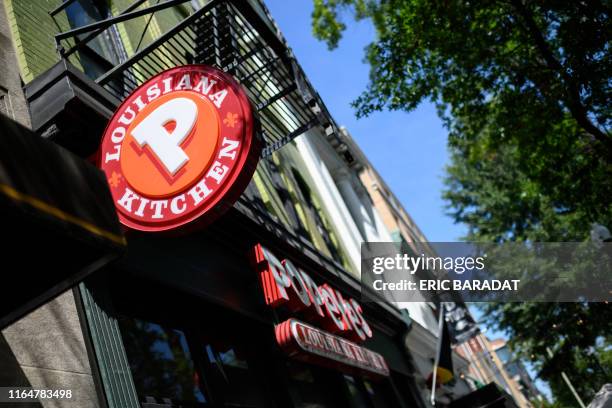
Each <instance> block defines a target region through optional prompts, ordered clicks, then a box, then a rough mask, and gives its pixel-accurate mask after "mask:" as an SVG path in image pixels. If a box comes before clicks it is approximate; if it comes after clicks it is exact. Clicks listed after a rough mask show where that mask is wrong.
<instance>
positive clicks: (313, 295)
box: [251, 244, 389, 376]
mask: <svg viewBox="0 0 612 408" xmlns="http://www.w3.org/2000/svg"><path fill="white" fill-rule="evenodd" d="M251 258H252V262H253V264H254V265H255V267H256V270H257V272H258V273H259V278H260V282H261V285H262V288H263V291H264V297H265V301H266V304H267V305H269V306H271V307H275V308H276V307H279V306H285V307H286V308H287V309H288V310H290V311H291V312H293V313H298V312H299V313H301V314H302V315H303V316H305V318H307V319H308V320H311V321H313V322H316V323H317V324H318V325H320V326H321V327H322V328H324V329H325V330H326V331H323V330H320V329H317V328H315V327H313V326H311V325H308V324H306V323H303V322H301V321H299V320H296V319H289V320H286V321H285V322H283V323H281V324H279V325H277V326H276V329H275V331H276V340H277V342H278V344H279V346H280V347H281V348H282V349H283V350H284V351H285V352H286V353H287V354H288V355H290V356H291V357H294V358H297V359H300V360H303V361H309V362H315V363H318V364H320V365H325V366H334V367H336V368H339V369H343V370H344V371H348V372H354V371H360V372H363V373H365V374H369V375H372V374H373V375H376V376H388V375H389V368H388V367H387V364H386V362H385V359H384V357H382V356H381V355H380V354H378V353H376V352H374V351H372V350H369V349H366V348H365V347H362V346H359V345H357V344H356V343H354V342H353V341H364V340H366V339H368V338H370V337H372V329H371V328H370V326H369V325H368V323H367V322H366V320H365V319H364V317H363V309H362V308H361V305H360V304H359V303H357V301H355V300H354V299H351V298H347V297H345V296H343V295H342V294H341V293H340V292H339V291H338V290H335V289H334V288H332V287H331V286H329V285H327V284H324V285H317V284H316V283H315V282H314V281H313V280H312V278H311V277H310V275H308V274H307V273H306V272H304V271H303V270H302V269H300V268H298V267H296V266H295V265H294V264H293V262H291V261H290V260H289V259H284V260H282V261H281V260H280V259H278V258H277V257H276V256H275V255H274V254H273V253H272V252H271V251H270V250H269V249H267V248H265V247H264V246H263V245H261V244H257V245H255V247H254V248H253V251H252V254H251ZM332 333H333V334H332ZM338 335H340V336H342V337H344V338H342V337H339V336H338ZM347 339H350V340H353V341H349V340H347Z"/></svg>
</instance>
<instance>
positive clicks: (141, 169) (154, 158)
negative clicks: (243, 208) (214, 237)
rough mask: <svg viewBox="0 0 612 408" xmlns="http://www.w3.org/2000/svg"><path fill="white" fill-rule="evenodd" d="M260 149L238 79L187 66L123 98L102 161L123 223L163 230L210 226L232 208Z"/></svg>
mask: <svg viewBox="0 0 612 408" xmlns="http://www.w3.org/2000/svg"><path fill="white" fill-rule="evenodd" d="M260 147H261V146H260V143H259V140H258V139H257V137H256V135H255V129H254V120H253V113H252V111H251V106H250V103H249V100H248V98H247V96H246V94H245V92H244V90H243V89H242V87H241V86H240V84H238V83H237V82H236V81H235V80H234V79H233V78H232V77H230V76H229V75H227V74H225V73H223V72H222V71H219V70H218V69H215V68H212V67H208V66H205V65H186V66H182V67H177V68H173V69H170V70H167V71H164V72H162V73H160V74H158V75H156V76H155V77H153V78H151V79H149V80H148V81H147V82H146V83H144V84H143V85H141V86H140V87H139V88H137V89H136V90H135V91H134V92H133V93H132V94H131V95H130V96H129V97H128V98H127V99H126V100H125V101H124V102H123V103H122V104H121V106H120V107H119V109H117V111H116V113H115V114H114V115H113V117H112V118H111V120H110V122H109V124H108V126H107V128H106V131H105V132H104V137H103V139H102V146H101V152H100V153H101V154H100V167H101V168H102V169H103V170H104V171H105V172H106V175H107V178H108V182H109V185H110V187H111V193H112V195H113V198H114V201H115V205H116V207H117V210H118V213H119V219H120V220H121V222H122V223H123V224H124V225H126V226H128V227H130V228H133V229H138V230H143V231H163V230H169V229H174V228H177V227H181V226H183V225H185V224H188V223H192V222H197V224H198V225H202V224H208V223H210V222H211V221H212V220H214V219H215V218H216V217H218V216H219V215H220V214H222V213H223V212H224V211H225V210H227V209H228V208H229V207H231V205H232V204H233V203H234V201H235V200H236V199H237V198H238V197H239V196H240V194H241V193H242V192H243V191H244V188H245V187H246V185H247V184H248V183H249V181H250V179H251V177H252V175H253V172H254V171H255V167H256V165H257V160H258V158H259V154H260ZM205 214H206V216H205V217H203V215H205Z"/></svg>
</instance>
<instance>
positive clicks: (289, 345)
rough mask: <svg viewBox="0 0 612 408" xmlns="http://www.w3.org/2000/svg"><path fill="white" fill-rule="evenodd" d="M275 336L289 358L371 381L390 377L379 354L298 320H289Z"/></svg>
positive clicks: (279, 328)
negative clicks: (335, 369)
mask: <svg viewBox="0 0 612 408" xmlns="http://www.w3.org/2000/svg"><path fill="white" fill-rule="evenodd" d="M275 334H276V341H277V343H278V345H279V346H280V347H281V349H282V350H283V351H284V352H285V353H287V355H289V357H293V358H296V359H298V360H301V361H306V362H309V363H315V364H319V365H322V366H325V367H329V368H340V369H342V370H343V371H346V372H349V373H358V374H363V375H366V376H370V377H372V376H373V377H388V376H389V366H387V362H386V361H385V358H384V357H383V356H381V355H380V354H378V353H377V352H375V351H372V350H370V349H368V348H365V347H362V346H360V345H358V344H356V343H353V342H352V341H349V340H346V339H343V338H342V337H338V336H335V335H333V334H331V333H328V332H325V331H323V330H319V329H317V328H316V327H313V326H311V325H309V324H306V323H304V322H301V321H299V320H296V319H288V320H286V321H284V322H282V323H280V324H278V325H276V327H275Z"/></svg>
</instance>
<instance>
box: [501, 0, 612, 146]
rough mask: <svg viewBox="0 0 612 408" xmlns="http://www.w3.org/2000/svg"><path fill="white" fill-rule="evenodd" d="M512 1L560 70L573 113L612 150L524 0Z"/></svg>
mask: <svg viewBox="0 0 612 408" xmlns="http://www.w3.org/2000/svg"><path fill="white" fill-rule="evenodd" d="M510 2H511V3H512V5H513V7H514V8H515V9H516V11H517V12H518V14H519V15H520V16H521V17H522V19H523V21H524V24H525V26H526V28H527V31H528V32H529V35H530V36H531V37H532V38H533V40H534V42H535V46H536V48H537V49H538V51H539V52H540V54H541V55H542V57H543V58H544V61H546V64H547V66H548V68H549V69H551V70H553V71H556V72H558V74H559V75H560V76H561V78H562V80H563V84H564V87H565V94H566V96H567V97H566V101H565V104H566V106H567V108H568V109H569V111H570V113H571V115H572V116H573V117H574V119H575V120H576V122H578V124H579V125H580V126H581V127H582V128H583V129H584V130H586V131H587V132H588V133H590V134H591V135H593V137H595V138H596V139H597V140H598V141H599V142H601V143H603V144H604V145H605V146H606V147H607V148H608V150H610V151H612V138H611V137H610V135H609V134H607V133H606V132H604V131H602V130H601V129H599V128H598V127H597V126H596V125H595V124H594V123H593V122H592V121H591V120H590V119H589V116H588V112H587V109H586V107H585V106H584V105H583V103H582V101H581V100H580V90H579V87H578V85H577V84H576V82H575V81H574V79H573V78H572V77H571V76H570V75H569V74H568V73H567V71H566V70H565V68H564V67H563V65H562V64H561V62H559V61H558V60H557V58H555V56H554V54H553V53H552V51H551V50H550V48H549V46H548V43H547V42H546V39H545V38H544V36H543V35H542V32H541V31H540V28H539V27H538V26H537V24H536V22H535V20H534V19H533V16H532V15H531V13H530V11H529V10H528V9H527V7H526V6H525V4H524V3H523V0H510Z"/></svg>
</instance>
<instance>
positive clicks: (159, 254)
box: [26, 1, 424, 408]
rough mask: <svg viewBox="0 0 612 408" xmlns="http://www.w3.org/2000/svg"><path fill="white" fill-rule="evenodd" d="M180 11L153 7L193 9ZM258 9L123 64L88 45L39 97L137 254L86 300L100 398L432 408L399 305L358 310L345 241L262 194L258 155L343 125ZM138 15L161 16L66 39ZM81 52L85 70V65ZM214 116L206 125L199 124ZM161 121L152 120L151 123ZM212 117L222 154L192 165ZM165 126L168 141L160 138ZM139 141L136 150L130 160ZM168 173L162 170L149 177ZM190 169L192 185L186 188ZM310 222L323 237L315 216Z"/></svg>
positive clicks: (196, 23) (171, 33)
mask: <svg viewBox="0 0 612 408" xmlns="http://www.w3.org/2000/svg"><path fill="white" fill-rule="evenodd" d="M68 3H70V2H68ZM165 3H167V4H164V3H161V4H159V5H157V6H152V7H151V9H150V10H148V11H149V13H153V12H158V11H161V10H163V7H165V8H168V7H171V6H174V5H176V4H179V3H184V2H180V1H175V2H172V1H170V2H165ZM175 3H176V4H175ZM251 3H254V4H258V3H257V2H246V1H245V2H227V1H212V2H209V3H207V4H206V5H204V6H202V7H201V8H199V9H195V11H194V12H193V13H192V14H191V15H188V16H185V17H184V18H183V19H181V20H179V21H178V23H177V24H176V25H175V26H174V27H173V28H171V29H170V30H168V31H167V32H166V33H164V34H163V35H161V36H159V37H158V38H156V39H155V40H154V41H152V42H151V43H150V44H148V45H147V46H145V47H143V48H142V49H141V50H140V51H139V52H136V53H134V54H133V55H132V56H130V57H129V58H127V59H124V60H123V61H120V63H117V64H115V65H110V66H104V64H98V65H96V64H97V63H96V61H95V60H94V59H91V60H87V59H86V58H84V57H83V55H84V54H85V53H83V52H82V51H83V49H84V48H87V46H84V45H83V44H81V45H80V46H79V45H78V44H77V46H76V47H73V48H60V49H61V50H62V55H63V58H62V61H60V62H59V63H58V64H56V65H55V66H53V67H52V68H51V69H49V70H48V71H46V72H44V73H42V74H41V75H39V76H37V77H36V79H34V80H33V81H31V82H30V83H29V84H28V85H27V86H26V97H27V99H28V102H29V107H30V111H31V114H32V125H33V128H34V130H35V131H37V132H38V133H39V134H43V135H44V136H45V137H47V138H48V139H50V140H52V141H54V142H56V143H58V144H60V145H62V146H63V147H65V148H67V149H69V150H71V151H72V152H74V153H77V154H78V155H80V156H81V157H83V158H86V159H88V160H90V161H91V162H94V163H96V164H98V165H99V166H100V167H101V168H102V169H103V170H104V171H105V172H106V176H107V179H108V182H109V185H110V189H111V194H112V196H113V201H114V202H115V207H116V210H117V213H118V215H119V218H120V220H121V222H122V224H123V225H124V226H125V236H126V239H127V251H126V254H125V255H124V256H123V257H122V258H121V259H120V260H119V261H117V262H114V263H112V264H111V265H107V266H103V267H101V268H99V269H98V270H97V271H95V272H94V273H93V274H91V275H90V276H89V277H87V278H86V279H85V280H84V281H83V283H82V284H80V285H79V286H78V289H77V290H75V292H74V293H75V302H76V305H77V307H76V308H77V312H78V314H79V320H80V322H81V324H82V328H83V337H84V341H85V345H86V348H87V354H88V359H89V364H90V366H91V372H92V375H93V378H94V383H95V386H96V391H97V401H98V403H99V404H100V405H101V406H107V407H111V408H115V407H120V408H130V407H143V408H153V407H200V406H201V407H274V406H276V407H345V406H346V407H369V408H374V407H376V408H378V407H421V406H424V405H423V402H422V401H421V400H420V398H419V397H418V395H419V393H418V391H417V390H416V389H415V387H416V385H415V382H414V379H413V377H412V373H413V372H414V369H413V366H412V364H411V361H410V356H409V355H408V354H407V353H406V352H405V351H404V349H403V338H404V336H405V334H406V331H407V330H408V326H407V324H406V321H405V320H404V317H403V316H402V315H401V314H400V312H399V311H398V310H397V309H396V308H394V307H393V306H391V305H390V304H387V303H384V302H381V303H367V304H365V303H363V304H360V297H361V296H360V285H359V282H358V280H357V279H356V277H355V276H354V275H351V274H349V273H347V271H346V270H345V269H344V268H343V266H342V265H341V261H342V256H341V255H339V254H338V253H337V252H336V251H335V250H334V248H336V247H337V246H338V244H337V243H336V242H335V239H332V238H330V234H328V233H326V232H325V231H323V232H319V233H320V236H321V238H320V242H321V246H326V247H329V248H331V250H328V254H324V253H323V252H322V251H321V250H320V248H319V247H317V246H316V245H314V244H313V242H312V241H313V240H309V239H307V238H306V234H304V233H301V232H300V229H299V228H296V229H294V230H290V229H289V228H288V227H287V224H286V223H283V222H281V221H280V220H279V218H278V217H273V216H272V215H271V214H270V211H269V208H268V207H267V206H266V203H265V200H264V199H263V198H262V194H261V192H259V193H258V191H257V187H256V186H255V185H254V183H250V184H248V183H249V181H250V178H251V176H252V174H253V171H254V167H255V165H256V164H257V160H258V159H260V158H261V160H260V161H259V165H260V166H264V165H267V164H266V163H263V164H262V162H263V161H265V160H269V159H268V158H269V156H270V155H271V154H272V152H274V151H275V150H277V149H280V148H282V146H283V145H286V144H287V143H289V142H290V141H291V140H292V139H293V138H295V137H296V136H298V135H300V134H302V133H304V132H305V131H306V130H308V129H311V128H313V127H318V128H320V129H322V131H323V132H324V134H326V135H328V136H329V138H330V139H333V138H334V132H335V131H337V127H336V125H335V123H333V119H332V118H331V116H330V115H329V114H328V112H327V111H326V109H325V106H324V105H323V103H322V101H320V99H319V97H318V95H317V94H316V92H315V91H314V89H312V87H311V86H310V84H309V83H308V81H307V80H306V78H305V76H304V75H303V73H302V71H301V69H300V67H299V64H297V62H296V61H295V59H294V58H293V57H292V56H291V54H290V52H289V50H288V49H287V47H286V44H284V43H283V41H282V40H281V39H279V37H278V36H277V33H275V32H274V31H273V29H272V23H271V22H270V21H267V20H266V19H265V16H262V13H263V10H264V9H259V8H257V7H255V6H254V5H253V4H251ZM79 4H80V3H79ZM69 7H70V6H69V5H67V6H65V8H67V9H68V10H69V11H71V12H74V10H71V9H69ZM58 12H59V11H54V13H58ZM130 13H132V14H134V13H140V14H138V15H136V17H139V16H143V15H146V13H144V12H143V11H142V10H141V11H134V12H132V11H131V10H126V11H125V13H124V14H120V15H119V16H117V17H114V18H111V19H110V20H108V21H103V22H100V23H93V25H90V26H89V27H88V28H87V29H82V28H74V29H73V30H72V31H71V32H67V33H63V34H60V35H59V36H56V39H58V41H59V42H61V41H63V40H66V39H71V38H73V37H75V38H78V39H82V38H84V37H86V36H87V35H92V33H94V34H95V33H96V32H98V34H99V32H101V31H103V30H104V29H107V30H109V31H110V32H111V34H112V31H111V30H110V28H112V27H113V25H114V24H117V23H119V22H122V21H127V20H128V19H129V17H130ZM52 14H53V13H52ZM71 16H74V14H69V15H68V17H69V19H70V18H71ZM132 17H134V16H132ZM96 24H97V25H96ZM211 27H212V28H211ZM109 35H110V34H109ZM121 41H123V39H121ZM113 44H114V43H113ZM79 48H80V50H77V49H79ZM88 52H89V51H88ZM81 54H82V55H81ZM70 55H81V59H80V60H79V61H80V62H84V61H87V64H82V65H81V66H80V67H77V66H76V65H75V64H73V63H71V59H70ZM94 65H96V66H95V67H94ZM94 68H95V69H94ZM168 70H171V71H168ZM192 71H193V72H195V71H197V72H196V73H195V74H194V73H193V72H192ZM168 72H172V73H171V74H168ZM185 72H187V73H185ZM209 74H210V75H211V76H207V75H209ZM157 75H162V76H160V77H157ZM163 75H166V76H163ZM91 78H94V79H95V81H94V80H92V79H91ZM155 81H158V82H155ZM166 81H169V82H166ZM173 81H174V82H173ZM234 82H236V83H239V84H240V85H235V84H234ZM225 90H227V94H225V93H224V92H225ZM232 92H233V93H232ZM194 93H197V97H196V96H193V94H194ZM241 93H244V97H243V95H242V94H241ZM173 95H174V96H173ZM158 98H159V99H158ZM247 98H248V99H247ZM175 105H176V107H177V108H176V109H171V108H168V107H173V106H175ZM130 107H131V109H132V110H131V111H130ZM250 109H252V112H250ZM202 111H206V112H208V113H207V114H206V115H208V116H206V117H205V120H202V121H200V118H199V117H197V115H195V114H194V116H193V117H191V116H190V115H191V113H190V112H202ZM130 112H131V113H130ZM160 112H161V113H160ZM168 112H170V113H168ZM138 114H142V116H143V118H144V119H142V118H140V117H138ZM155 115H157V116H155ZM152 116H155V118H156V119H155V120H156V121H154V123H149V122H151V121H148V122H147V121H146V120H145V119H147V118H150V117H152ZM211 118H213V119H214V121H216V122H214V126H212V127H211V128H210V129H208V130H206V131H205V132H203V133H204V134H207V135H211V134H214V135H215V136H214V137H215V138H214V140H215V144H214V146H215V148H213V149H212V150H210V151H208V153H206V155H205V157H204V159H203V162H202V163H204V164H202V166H204V167H202V168H198V167H197V166H198V165H199V164H197V163H196V164H195V165H194V166H196V167H195V169H194V167H193V166H192V165H191V163H192V162H189V163H188V164H185V163H187V161H186V159H185V158H184V157H183V156H184V155H185V154H186V155H187V156H189V157H190V158H191V157H194V156H192V154H196V153H197V154H200V153H198V152H200V151H201V149H200V150H198V152H195V151H194V152H190V151H189V150H188V148H187V147H185V146H184V145H182V143H183V140H189V141H190V142H189V143H191V145H194V143H195V144H197V143H199V142H198V141H197V140H196V139H194V138H195V136H192V133H193V132H192V131H193V129H196V128H197V129H200V130H201V129H203V128H206V126H209V125H208V123H209V122H208V120H209V119H211ZM147 120H148V119H147ZM184 121H187V122H189V124H188V125H184V123H185V122H184ZM132 122H133V123H132ZM145 122H146V125H143V123H145ZM123 125H125V126H124V127H122V126H123ZM138 126H141V128H142V126H144V128H145V130H146V131H143V132H139V130H138V129H136V128H137V127H138ZM161 127H163V128H164V129H166V130H165V131H166V132H167V136H168V137H169V139H168V140H170V141H171V143H170V144H168V143H169V142H168V140H161V139H159V138H157V139H156V138H154V137H153V136H154V135H152V133H151V129H153V128H157V129H160V128H161ZM105 129H106V130H105ZM135 129H136V130H135ZM215 129H222V131H221V130H220V131H219V132H217V130H215ZM162 132H164V131H162ZM215 132H216V133H215ZM128 134H129V135H131V136H129V137H132V138H133V140H132V139H129V138H127V139H126V135H128ZM198 137H199V136H198ZM190 138H191V139H190ZM194 140H195V142H194ZM124 141H125V143H126V144H129V145H128V147H124V145H123V144H124ZM196 142H197V143H196ZM162 145H163V146H162ZM159 146H162V147H159ZM180 146H183V147H185V150H182V148H183V147H181V148H179V147H180ZM251 146H255V147H253V148H252V147H251ZM128 148H130V149H131V148H133V149H134V151H135V152H137V153H132V155H131V156H128V154H127V151H126V149H128ZM160 149H161V150H160ZM242 149H244V150H242ZM260 151H261V155H260V154H259V153H260ZM119 152H121V155H119ZM185 152H186V153H185ZM253 152H256V153H257V154H255V155H254V154H253ZM130 160H131V161H130ZM151 163H153V164H151ZM147 166H149V168H150V171H147V172H143V169H147V168H148V167H147ZM189 166H191V167H189ZM157 171H159V172H160V174H162V173H163V174H164V175H165V176H160V177H157V178H155V179H153V178H152V177H151V178H147V177H144V178H143V174H144V175H145V176H146V174H149V175H151V174H153V173H155V172H157ZM185 174H191V176H189V177H191V178H190V179H189V180H188V181H185V182H184V183H183V182H182V181H181V182H176V181H175V179H174V177H179V175H185ZM298 176H299V174H296V175H295V178H296V179H299V180H302V179H301V178H300V177H298ZM180 177H182V176H180ZM185 177H187V176H185ZM277 178H278V179H281V177H280V176H279V177H277ZM281 181H282V180H281ZM304 189H307V187H305V188H304ZM283 193H284V194H285V195H287V194H288V193H287V192H286V191H285V192H283ZM147 194H148V195H147ZM294 194H297V193H294ZM310 205H311V206H313V207H314V206H315V204H310ZM296 208H297V207H296ZM299 209H301V207H300V208H299ZM292 211H293V212H299V211H298V210H296V209H292ZM312 213H313V214H315V215H316V214H317V213H315V212H312ZM313 218H315V217H313ZM309 222H311V223H312V225H315V227H316V228H319V229H321V230H323V229H325V227H326V226H325V225H324V224H325V223H324V222H323V220H322V218H321V217H318V216H317V217H316V219H315V220H309ZM258 248H259V249H258ZM261 248H265V249H266V251H267V254H268V255H267V256H263V257H262V253H263V252H262V251H263V250H262V249H261ZM258 251H259V252H258ZM258 254H259V255H258ZM270 254H273V255H270ZM277 261H278V262H277ZM262 263H263V264H262ZM265 265H268V266H267V267H266V266H265ZM270 265H272V266H270ZM287 265H292V266H287ZM266 268H272V269H274V268H277V269H275V270H272V269H269V270H266ZM281 269H283V270H284V272H282V271H281ZM296 271H298V272H296ZM279 273H280V275H282V276H280V275H279ZM300 302H301V303H300Z"/></svg>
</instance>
